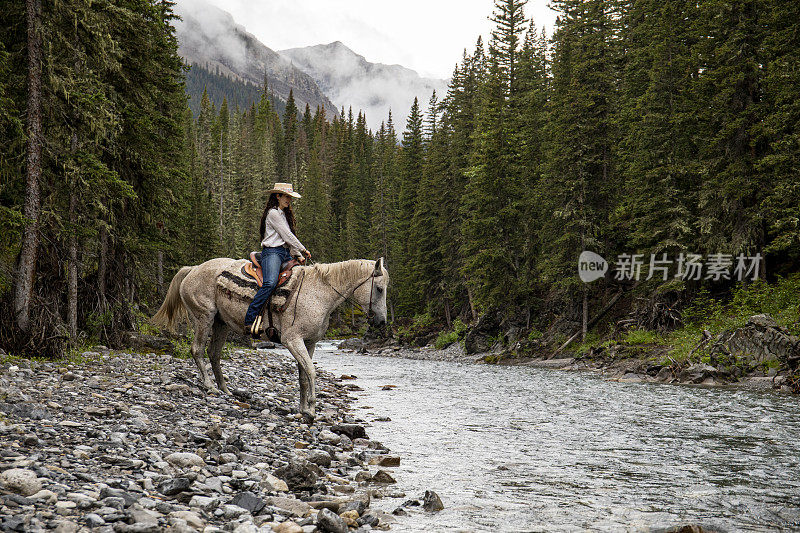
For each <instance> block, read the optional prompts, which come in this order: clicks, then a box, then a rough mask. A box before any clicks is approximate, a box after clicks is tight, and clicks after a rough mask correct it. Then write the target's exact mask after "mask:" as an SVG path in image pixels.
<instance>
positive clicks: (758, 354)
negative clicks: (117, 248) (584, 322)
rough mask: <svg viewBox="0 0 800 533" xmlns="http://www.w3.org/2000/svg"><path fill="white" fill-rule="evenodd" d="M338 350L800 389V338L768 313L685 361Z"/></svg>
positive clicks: (393, 347) (617, 348) (661, 351)
mask: <svg viewBox="0 0 800 533" xmlns="http://www.w3.org/2000/svg"><path fill="white" fill-rule="evenodd" d="M484 344H486V343H484ZM340 348H343V349H350V350H353V351H357V352H360V353H365V354H370V355H379V356H383V357H402V358H406V359H424V360H432V361H451V362H459V363H488V364H501V365H514V366H530V367H536V368H552V369H559V370H573V371H592V372H597V373H599V374H601V375H602V376H604V377H605V378H606V379H609V380H614V381H621V382H629V383H675V384H696V385H708V386H736V387H744V388H751V389H760V390H769V389H774V390H781V391H784V392H798V390H800V377H798V367H800V338H798V337H797V336H794V335H791V334H790V333H789V332H788V331H787V330H786V329H784V328H782V327H780V326H779V325H778V324H777V323H776V322H775V320H773V319H772V318H771V317H769V316H768V315H755V316H752V317H750V319H749V320H748V321H747V323H746V324H745V325H744V326H743V327H740V328H735V329H732V330H728V331H724V332H721V333H720V334H718V335H712V334H711V333H709V332H703V335H702V337H701V338H699V339H698V342H697V345H696V346H695V348H694V350H693V351H692V354H691V357H690V358H688V359H685V360H676V359H674V358H672V357H670V352H671V347H670V346H665V345H660V344H638V345H628V344H624V343H614V342H606V343H603V344H601V345H598V346H593V347H591V348H590V349H589V350H588V351H586V352H584V353H581V354H570V353H569V352H565V353H563V354H561V355H558V356H555V357H553V355H552V354H553V350H554V348H553V347H550V346H541V347H540V348H541V349H540V350H536V349H531V348H530V347H529V346H526V345H524V344H523V343H521V342H517V343H516V344H515V345H514V346H513V347H510V348H507V347H499V348H498V349H496V350H493V351H483V352H477V353H467V351H466V350H465V348H464V345H463V344H462V343H458V342H456V343H453V344H451V345H450V346H448V347H447V348H445V349H443V350H437V349H435V348H434V347H433V346H432V345H428V346H424V347H411V346H402V345H400V344H398V343H397V342H395V341H390V342H388V343H383V344H381V345H375V344H372V345H371V344H368V343H367V344H365V343H364V342H362V341H361V340H360V339H347V340H346V341H344V342H343V343H342V344H341V345H340Z"/></svg>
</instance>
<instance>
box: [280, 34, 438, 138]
mask: <svg viewBox="0 0 800 533" xmlns="http://www.w3.org/2000/svg"><path fill="white" fill-rule="evenodd" d="M279 52H280V54H282V55H283V56H284V57H286V58H288V59H289V60H291V61H292V63H293V64H294V65H295V66H297V67H299V68H300V69H301V70H303V71H305V72H307V73H308V74H310V75H311V76H312V77H313V78H314V79H315V80H316V81H317V83H318V84H319V86H320V87H321V88H322V90H323V91H325V94H326V95H327V96H328V97H329V98H330V99H331V100H332V101H333V102H334V103H335V104H336V105H337V106H339V109H341V107H342V106H344V107H345V109H346V108H348V107H350V106H352V107H353V112H354V113H357V112H358V110H359V109H361V110H363V111H364V112H365V113H366V116H367V124H369V127H370V128H372V129H373V130H377V129H378V128H379V127H380V123H381V121H385V120H386V119H387V117H388V115H389V110H390V109H391V110H392V115H393V118H394V122H395V129H396V130H397V131H398V132H402V131H403V129H404V128H405V123H406V117H407V116H408V112H409V110H410V109H411V104H412V102H413V101H414V97H415V96H416V97H418V98H419V101H420V106H421V108H422V109H423V110H425V109H427V106H428V100H429V99H430V96H431V93H432V92H433V90H434V89H435V90H436V94H437V96H438V97H439V99H440V100H441V98H443V97H444V96H445V94H446V92H447V84H448V81H449V80H440V79H433V78H422V77H420V75H419V74H417V73H416V72H415V71H413V70H411V69H408V68H406V67H403V66H401V65H384V64H382V63H371V62H369V61H367V60H366V59H365V58H364V56H362V55H359V54H357V53H356V52H354V51H353V50H351V49H349V48H348V47H347V46H345V45H344V44H342V43H341V42H340V41H336V42H333V43H330V44H320V45H316V46H307V47H303V48H290V49H288V50H280V51H279Z"/></svg>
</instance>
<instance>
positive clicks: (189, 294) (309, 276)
mask: <svg viewBox="0 0 800 533" xmlns="http://www.w3.org/2000/svg"><path fill="white" fill-rule="evenodd" d="M237 262H242V260H237V259H229V258H216V259H211V260H209V261H206V262H205V263H202V264H200V265H196V266H185V267H183V268H181V269H180V270H179V271H178V273H177V274H175V277H174V278H172V282H170V284H169V289H168V290H167V295H166V298H165V299H164V303H162V304H161V308H160V309H159V310H158V312H157V313H156V314H155V316H154V317H153V323H154V324H156V325H158V326H160V327H166V328H170V329H174V327H175V324H176V322H177V321H178V320H179V319H180V317H181V316H182V315H183V314H184V313H186V312H188V314H189V317H190V318H191V321H192V323H193V325H194V332H195V335H194V342H192V347H191V352H192V357H193V358H194V360H195V363H197V367H198V368H199V369H200V376H201V378H202V380H203V385H204V386H205V387H206V388H207V389H209V390H210V389H212V388H213V384H212V383H211V379H210V378H209V376H208V372H207V371H206V367H205V364H204V363H203V353H204V352H205V350H206V345H207V344H208V346H209V349H208V358H209V359H210V360H211V368H212V370H213V372H214V378H215V379H216V382H217V386H218V387H219V388H220V390H222V391H223V392H224V393H226V394H230V391H229V390H228V386H227V384H226V382H225V377H224V376H223V375H222V369H221V368H220V364H219V363H220V356H221V354H222V347H223V346H224V344H225V339H226V338H227V336H228V332H229V331H230V330H231V329H232V330H234V331H236V332H238V333H242V334H244V333H245V331H244V316H245V313H246V312H247V307H248V304H249V302H247V301H246V300H242V299H237V298H230V297H228V296H226V295H225V294H224V292H223V291H220V290H219V287H218V285H217V278H218V276H219V275H220V274H221V273H222V272H223V271H224V270H226V269H229V268H231V266H233V264H234V263H237ZM293 276H300V277H302V278H301V279H302V283H301V284H299V285H300V287H299V289H300V290H299V291H298V290H295V291H294V292H293V293H292V294H291V295H290V297H289V298H290V299H289V301H288V304H287V306H286V310H285V311H283V312H281V313H275V312H274V313H273V315H274V321H275V327H276V328H277V329H278V331H280V337H281V344H283V345H284V346H285V347H286V348H287V349H288V350H289V352H291V354H292V356H294V358H295V360H296V361H297V367H298V369H299V371H300V412H301V413H302V414H303V417H304V418H305V419H306V420H307V421H313V420H314V416H315V410H316V371H315V370H314V364H313V363H312V361H311V358H312V357H313V356H314V347H315V346H316V343H317V341H319V340H320V339H322V338H323V337H324V336H325V332H326V331H327V329H328V322H329V320H330V316H331V313H332V312H333V311H334V310H335V309H336V308H337V307H338V306H339V305H341V304H342V303H343V302H344V301H346V300H351V301H353V302H355V303H357V304H358V305H359V306H360V307H361V308H363V309H364V310H368V320H369V323H370V325H373V326H381V325H383V324H385V323H386V290H387V286H388V284H389V273H388V272H387V270H386V268H385V267H384V265H383V258H380V259H378V260H377V261H372V260H369V259H351V260H348V261H342V262H340V263H329V264H324V263H317V264H315V265H312V266H297V267H295V268H294V273H293ZM265 322H266V320H265ZM209 337H210V338H211V342H210V344H209V342H208V341H209Z"/></svg>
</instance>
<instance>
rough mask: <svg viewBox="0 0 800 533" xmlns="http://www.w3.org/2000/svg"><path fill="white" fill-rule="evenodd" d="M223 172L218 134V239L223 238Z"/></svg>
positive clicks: (220, 142) (223, 166) (220, 141)
mask: <svg viewBox="0 0 800 533" xmlns="http://www.w3.org/2000/svg"><path fill="white" fill-rule="evenodd" d="M224 172H225V165H224V162H223V161H222V135H221V134H220V137H219V227H220V231H219V236H220V239H222V238H223V235H222V228H223V227H224V225H223V223H222V215H223V209H222V206H223V200H224V196H225V195H224V193H223V190H224V188H225V179H224Z"/></svg>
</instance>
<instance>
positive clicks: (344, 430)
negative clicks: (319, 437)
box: [331, 424, 367, 440]
mask: <svg viewBox="0 0 800 533" xmlns="http://www.w3.org/2000/svg"><path fill="white" fill-rule="evenodd" d="M331 431H333V432H334V433H338V434H339V435H347V437H348V438H349V439H350V440H352V439H365V438H367V430H366V429H364V426H359V425H358V424H336V425H334V426H331Z"/></svg>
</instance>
